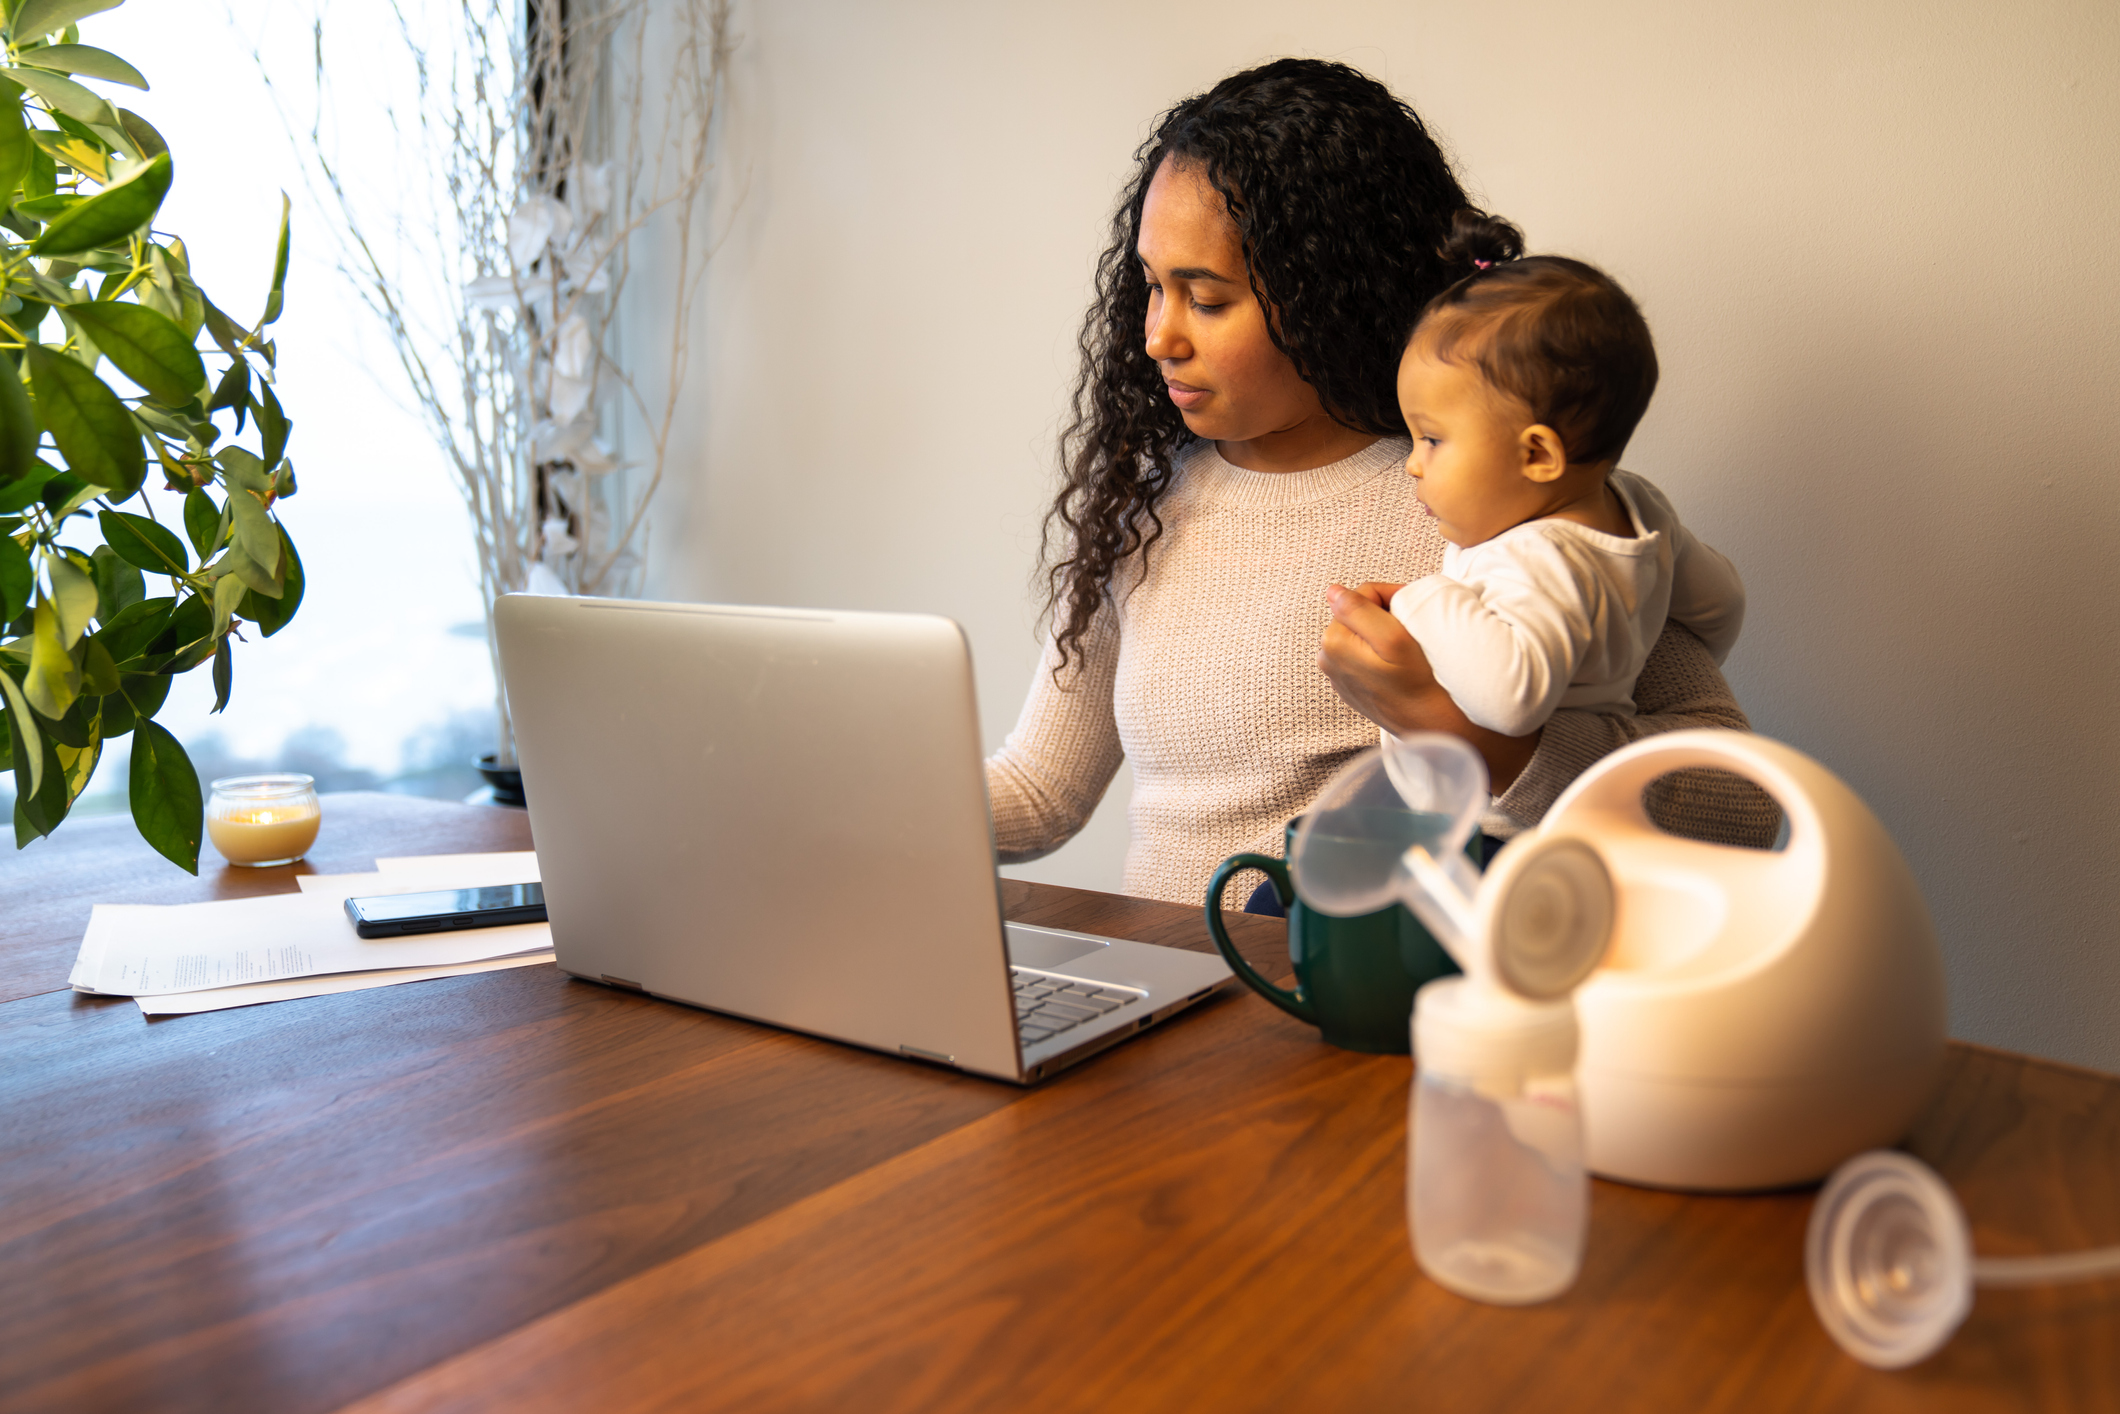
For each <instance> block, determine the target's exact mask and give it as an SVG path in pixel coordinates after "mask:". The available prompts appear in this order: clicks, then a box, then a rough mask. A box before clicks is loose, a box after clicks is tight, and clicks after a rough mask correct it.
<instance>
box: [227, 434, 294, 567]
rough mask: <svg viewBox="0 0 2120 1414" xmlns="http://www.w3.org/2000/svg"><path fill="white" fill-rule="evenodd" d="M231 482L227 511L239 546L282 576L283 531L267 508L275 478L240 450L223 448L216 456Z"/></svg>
mask: <svg viewBox="0 0 2120 1414" xmlns="http://www.w3.org/2000/svg"><path fill="white" fill-rule="evenodd" d="M214 462H215V463H216V464H217V465H218V466H219V467H220V468H221V474H222V477H223V479H224V480H226V481H227V483H228V509H229V513H230V514H231V515H232V516H233V517H234V519H235V527H236V545H237V546H238V547H239V548H240V549H241V550H242V551H243V553H244V554H246V555H248V556H250V558H251V559H252V560H255V561H256V562H257V564H258V567H259V568H260V569H262V570H264V571H265V573H266V574H267V575H268V576H270V577H272V578H273V579H275V580H276V579H278V578H279V573H280V532H279V527H278V526H276V525H274V524H273V520H272V514H271V513H270V512H269V511H267V510H266V509H265V507H266V504H267V502H268V501H269V500H270V498H271V496H272V477H271V475H270V474H269V473H268V472H267V471H266V470H265V468H264V466H263V464H261V463H260V462H259V461H258V459H257V458H256V457H254V456H252V455H251V454H250V453H249V452H246V451H244V450H243V449H242V448H241V447H223V448H222V449H221V450H220V452H219V453H218V454H217V455H216V456H215V457H214Z"/></svg>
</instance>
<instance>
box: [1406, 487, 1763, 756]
mask: <svg viewBox="0 0 2120 1414" xmlns="http://www.w3.org/2000/svg"><path fill="white" fill-rule="evenodd" d="M1610 485H1611V486H1612V489H1613V490H1614V491H1616V492H1617V493H1618V494H1619V498H1620V502H1621V504H1622V505H1624V506H1625V508H1626V511H1627V517H1628V519H1629V520H1630V521H1631V522H1632V523H1633V526H1634V536H1633V538H1632V539H1627V538H1623V537H1621V536H1617V535H1609V534H1607V533H1605V532H1604V531H1601V530H1593V529H1591V528H1590V527H1589V526H1586V525H1578V524H1576V523H1575V522H1573V521H1565V520H1550V519H1549V520H1534V521H1527V522H1525V523H1524V524H1523V525H1519V526H1514V527H1512V528H1511V529H1509V530H1506V531H1503V532H1502V533H1501V534H1500V535H1497V536H1495V537H1494V538H1493V539H1492V540H1484V541H1481V542H1480V543H1479V544H1477V545H1473V546H1466V547H1461V546H1457V545H1451V546H1447V547H1446V548H1445V549H1444V551H1443V568H1442V572H1441V573H1439V574H1432V575H1429V576H1427V577H1426V578H1423V579H1417V580H1415V581H1413V582H1412V583H1411V584H1408V585H1407V586H1406V587H1405V588H1403V589H1401V590H1400V591H1399V592H1398V593H1397V594H1396V595H1394V596H1392V600H1391V612H1392V613H1393V614H1395V615H1397V616H1398V619H1399V622H1400V623H1403V624H1404V625H1405V626H1406V630H1407V632H1409V633H1411V634H1412V635H1413V636H1414V638H1415V639H1417V640H1418V641H1419V642H1420V645H1421V647H1422V649H1423V650H1424V651H1425V652H1426V653H1427V655H1428V662H1429V665H1430V667H1432V668H1433V669H1434V670H1435V680H1436V681H1437V682H1438V683H1439V684H1441V685H1442V687H1443V688H1444V690H1446V691H1447V692H1449V694H1450V697H1451V700H1452V701H1454V702H1456V703H1457V705H1458V708H1459V710H1460V711H1462V712H1464V714H1465V715H1466V716H1468V717H1470V718H1471V719H1472V720H1473V721H1475V722H1477V723H1479V724H1480V725H1481V726H1483V727H1486V728H1488V729H1489V730H1490V731H1497V732H1501V733H1503V734H1504V735H1506V736H1524V735H1526V734H1528V733H1530V732H1533V731H1536V730H1537V729H1538V728H1539V727H1540V726H1542V725H1544V723H1545V722H1546V720H1547V718H1549V717H1551V716H1552V715H1553V714H1554V712H1555V711H1557V710H1559V709H1561V708H1581V709H1587V710H1589V711H1594V712H1608V713H1615V714H1619V715H1623V716H1632V715H1633V714H1634V683H1635V679H1636V678H1638V677H1640V676H1641V670H1642V664H1643V662H1644V661H1646V660H1647V658H1648V656H1649V649H1650V647H1651V646H1653V645H1654V644H1655V643H1656V640H1657V636H1658V635H1659V634H1661V633H1662V632H1663V631H1664V622H1665V620H1666V618H1670V619H1675V620H1677V621H1678V622H1679V623H1681V624H1684V625H1685V626H1686V627H1687V628H1689V629H1691V630H1692V631H1693V632H1694V633H1695V634H1696V635H1698V636H1699V638H1700V640H1701V642H1703V643H1704V644H1706V645H1707V648H1708V652H1709V654H1710V655H1711V656H1712V657H1713V658H1714V659H1715V661H1716V663H1717V664H1718V665H1720V664H1721V663H1722V662H1723V660H1724V659H1725V658H1727V657H1728V656H1729V653H1730V649H1731V647H1732V646H1733V645H1734V644H1735V643H1736V642H1737V634H1738V630H1739V629H1740V628H1742V627H1743V625H1744V618H1745V587H1744V583H1743V581H1742V580H1740V579H1739V578H1738V575H1737V570H1736V568H1735V567H1734V566H1732V565H1731V563H1730V562H1729V560H1727V559H1726V558H1724V557H1723V556H1722V555H1721V554H1720V553H1718V552H1717V551H1716V550H1714V549H1713V548H1712V547H1710V546H1708V545H1707V544H1705V543H1704V542H1702V541H1701V540H1700V539H1699V538H1698V537H1696V536H1695V535H1694V534H1693V533H1692V532H1691V531H1689V530H1687V529H1686V527H1685V526H1684V525H1683V524H1682V523H1681V522H1680V521H1679V518H1678V512H1677V511H1676V510H1674V509H1672V506H1671V502H1670V501H1669V500H1667V499H1666V498H1665V496H1664V494H1663V493H1662V492H1661V491H1659V490H1657V489H1656V487H1655V486H1653V485H1651V484H1650V483H1649V482H1648V481H1646V480H1644V479H1643V478H1641V477H1639V476H1636V475H1634V474H1633V473H1632V472H1626V471H1615V472H1613V473H1612V476H1611V480H1610Z"/></svg>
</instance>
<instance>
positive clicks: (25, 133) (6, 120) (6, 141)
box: [0, 102, 36, 206]
mask: <svg viewBox="0 0 2120 1414" xmlns="http://www.w3.org/2000/svg"><path fill="white" fill-rule="evenodd" d="M34 151H36V144H35V143H33V142H31V141H30V140H29V124H27V123H25V122H23V121H22V106H21V105H20V104H18V103H7V102H0V206H5V205H6V204H7V200H8V198H10V197H12V196H13V195H14V194H15V191H16V189H17V188H19V187H20V186H21V185H22V179H23V177H24V176H26V175H28V173H29V164H30V154H31V153H32V152H34Z"/></svg>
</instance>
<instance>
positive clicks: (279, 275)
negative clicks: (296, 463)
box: [258, 192, 294, 462]
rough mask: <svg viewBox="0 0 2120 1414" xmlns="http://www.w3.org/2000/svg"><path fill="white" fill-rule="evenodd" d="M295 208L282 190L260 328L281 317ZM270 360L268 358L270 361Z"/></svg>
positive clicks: (268, 458)
mask: <svg viewBox="0 0 2120 1414" xmlns="http://www.w3.org/2000/svg"><path fill="white" fill-rule="evenodd" d="M293 210H294V203H293V202H291V201H289V200H288V199H287V193H286V192H281V193H280V246H279V250H278V252H277V253H276V254H275V255H274V256H273V258H272V291H271V293H269V294H267V295H266V296H265V317H264V318H263V319H260V320H259V321H258V327H259V328H260V329H262V328H264V327H265V326H266V325H268V324H270V323H272V321H273V320H275V319H278V318H279V317H280V306H281V304H282V303H283V300H284V296H285V294H286V290H287V234H288V224H287V218H288V214H289V213H290V212H292V211H293ZM269 361H270V360H269V359H268V362H269ZM265 460H266V461H268V462H270V461H271V460H272V458H271V457H267V458H265Z"/></svg>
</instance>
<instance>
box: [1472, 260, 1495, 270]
mask: <svg viewBox="0 0 2120 1414" xmlns="http://www.w3.org/2000/svg"><path fill="white" fill-rule="evenodd" d="M1472 268H1473V269H1475V270H1492V269H1493V268H1494V262H1493V261H1491V260H1475V261H1473V262H1472Z"/></svg>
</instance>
